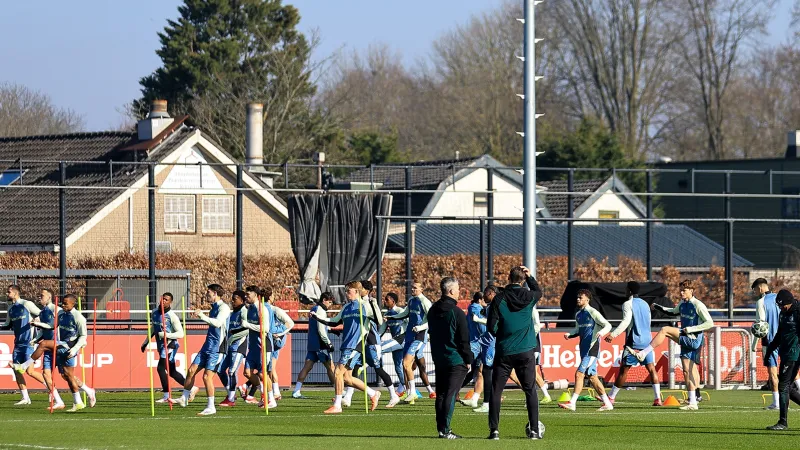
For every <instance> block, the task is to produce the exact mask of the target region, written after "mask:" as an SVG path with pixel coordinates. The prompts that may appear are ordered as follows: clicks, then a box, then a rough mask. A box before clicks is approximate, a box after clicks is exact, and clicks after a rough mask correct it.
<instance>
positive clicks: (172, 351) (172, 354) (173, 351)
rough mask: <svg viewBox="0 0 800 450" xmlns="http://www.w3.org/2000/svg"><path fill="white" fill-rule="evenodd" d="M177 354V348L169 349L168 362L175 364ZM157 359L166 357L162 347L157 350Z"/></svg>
mask: <svg viewBox="0 0 800 450" xmlns="http://www.w3.org/2000/svg"><path fill="white" fill-rule="evenodd" d="M177 353H178V347H175V348H170V349H169V362H175V355H176V354H177ZM158 357H159V358H161V359H164V358H166V357H167V352H166V351H165V349H164V346H163V345H162V346H161V348H160V349H158Z"/></svg>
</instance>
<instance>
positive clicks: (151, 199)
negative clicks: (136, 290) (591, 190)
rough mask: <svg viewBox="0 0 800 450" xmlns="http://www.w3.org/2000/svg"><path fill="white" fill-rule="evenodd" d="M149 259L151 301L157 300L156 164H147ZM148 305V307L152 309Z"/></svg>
mask: <svg viewBox="0 0 800 450" xmlns="http://www.w3.org/2000/svg"><path fill="white" fill-rule="evenodd" d="M147 179H148V182H147V187H148V189H147V225H148V226H147V259H148V279H149V284H150V289H149V290H148V292H149V296H150V302H154V301H156V300H155V299H156V298H157V289H156V166H155V165H154V164H148V165H147ZM150 306H151V305H149V304H148V305H147V308H146V309H150Z"/></svg>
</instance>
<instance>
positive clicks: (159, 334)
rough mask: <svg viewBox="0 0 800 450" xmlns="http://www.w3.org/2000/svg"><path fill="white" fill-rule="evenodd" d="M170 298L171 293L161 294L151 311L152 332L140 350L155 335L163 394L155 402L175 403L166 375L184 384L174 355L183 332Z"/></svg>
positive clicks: (179, 383) (184, 379) (176, 352)
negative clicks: (157, 303)
mask: <svg viewBox="0 0 800 450" xmlns="http://www.w3.org/2000/svg"><path fill="white" fill-rule="evenodd" d="M172 300H173V296H172V293H170V292H165V293H163V294H161V300H160V301H161V303H160V304H159V305H157V306H156V307H155V308H154V309H153V311H152V312H151V317H152V319H151V322H152V324H153V329H152V332H151V334H150V336H147V337H146V338H145V340H144V342H142V347H141V350H142V352H144V351H145V350H146V349H147V346H148V345H150V338H151V337H155V344H156V350H157V351H158V370H157V372H158V378H159V380H160V381H161V391H162V393H163V396H162V397H161V398H160V399H159V400H156V403H175V400H172V398H171V394H170V391H169V379H168V378H167V376H168V375H169V377H171V378H172V379H174V380H175V381H177V382H178V385H179V386H184V385H185V384H186V378H185V377H184V376H183V374H182V373H180V372H178V369H177V368H176V367H175V355H176V354H178V349H179V348H180V347H181V346H180V342H179V340H180V339H182V338H183V337H184V333H183V326H182V325H181V320H180V319H179V318H178V315H177V314H175V311H172ZM162 308H163V310H164V315H163V317H162V315H161V310H162ZM162 322H163V324H164V325H165V326H166V336H165V335H164V330H162V329H161V328H162ZM165 337H166V339H165ZM165 340H166V344H167V346H166V348H165V347H164V341H165ZM167 364H169V374H167Z"/></svg>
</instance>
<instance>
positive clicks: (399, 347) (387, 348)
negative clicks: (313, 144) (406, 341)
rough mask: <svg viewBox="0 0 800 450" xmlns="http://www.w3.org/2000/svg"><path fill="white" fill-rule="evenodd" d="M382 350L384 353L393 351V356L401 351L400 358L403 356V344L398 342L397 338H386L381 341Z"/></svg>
mask: <svg viewBox="0 0 800 450" xmlns="http://www.w3.org/2000/svg"><path fill="white" fill-rule="evenodd" d="M381 351H382V352H384V353H391V354H392V356H395V352H401V355H400V358H402V357H403V355H402V352H403V344H401V343H400V342H397V339H395V338H386V339H384V340H383V341H381Z"/></svg>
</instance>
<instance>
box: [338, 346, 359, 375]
mask: <svg viewBox="0 0 800 450" xmlns="http://www.w3.org/2000/svg"><path fill="white" fill-rule="evenodd" d="M339 364H341V365H343V366H345V367H346V368H347V369H348V370H353V369H355V368H356V366H358V365H360V364H361V353H358V352H357V351H356V350H355V349H352V348H343V349H342V352H341V355H339Z"/></svg>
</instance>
